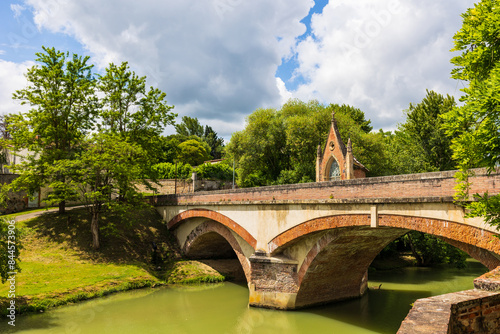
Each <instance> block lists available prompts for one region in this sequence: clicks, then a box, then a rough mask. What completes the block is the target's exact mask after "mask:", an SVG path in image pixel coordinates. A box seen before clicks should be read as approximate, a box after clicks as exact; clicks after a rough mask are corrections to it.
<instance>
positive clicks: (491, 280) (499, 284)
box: [474, 267, 500, 291]
mask: <svg viewBox="0 0 500 334" xmlns="http://www.w3.org/2000/svg"><path fill="white" fill-rule="evenodd" d="M474 287H475V288H476V289H481V290H486V291H500V267H498V268H496V269H494V270H492V271H490V272H487V273H486V274H484V275H482V276H480V277H478V278H476V279H475V280H474Z"/></svg>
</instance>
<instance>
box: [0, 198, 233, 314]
mask: <svg viewBox="0 0 500 334" xmlns="http://www.w3.org/2000/svg"><path fill="white" fill-rule="evenodd" d="M41 210H44V209H41ZM41 210H40V209H38V210H34V211H41ZM30 212H33V211H30ZM24 213H27V212H26V211H25V212H22V213H17V214H14V215H18V214H24ZM9 216H11V215H9ZM16 225H17V227H18V229H20V234H21V235H20V237H21V240H22V243H23V249H22V250H21V254H20V259H21V262H20V266H21V272H20V273H18V274H17V275H16V308H17V311H18V313H24V312H35V311H41V310H45V309H47V308H51V307H55V306H59V305H64V304H68V303H74V302H77V301H80V300H86V299H90V298H97V297H101V296H105V295H107V294H110V293H114V292H118V291H125V290H130V289H136V288H142V287H149V286H156V285H163V284H165V282H166V281H168V283H203V282H220V281H223V280H224V276H222V275H220V274H219V273H218V272H217V271H215V270H214V269H212V268H211V267H208V266H206V265H204V264H202V263H199V262H196V261H180V262H176V261H178V260H180V251H179V249H178V246H177V243H176V240H175V238H174V237H173V236H172V235H171V234H170V233H169V231H168V230H167V228H166V226H165V224H164V223H163V221H162V219H161V217H160V215H159V214H158V213H157V212H156V211H155V210H139V211H136V212H129V213H128V216H126V217H123V216H116V215H112V214H109V213H108V214H105V215H103V217H102V221H101V247H100V249H99V250H98V251H95V250H93V249H92V236H91V234H90V221H89V217H88V213H87V212H86V210H85V209H83V208H75V209H73V210H71V211H68V212H67V213H66V214H64V215H59V214H58V213H57V212H51V213H47V214H44V215H41V216H38V217H36V218H33V219H30V220H26V221H23V222H19V223H18V224H16ZM152 242H155V244H156V245H157V247H158V252H159V255H160V256H161V262H160V263H159V264H155V265H153V264H152V263H151V260H152V247H151V244H152ZM158 267H159V268H158ZM167 267H170V270H166V268H167ZM158 269H159V270H158ZM165 273H167V275H166V274H165ZM8 288H9V286H8V284H0V314H6V311H7V309H6V306H7V305H8V303H9V302H10V300H9V299H7V295H8Z"/></svg>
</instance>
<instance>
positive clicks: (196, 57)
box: [27, 0, 313, 136]
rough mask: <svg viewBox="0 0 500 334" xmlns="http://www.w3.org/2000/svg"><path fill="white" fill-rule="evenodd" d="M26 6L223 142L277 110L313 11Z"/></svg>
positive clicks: (59, 0)
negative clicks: (287, 67) (260, 111)
mask: <svg viewBox="0 0 500 334" xmlns="http://www.w3.org/2000/svg"><path fill="white" fill-rule="evenodd" d="M27 3H28V4H29V5H30V6H32V8H33V9H34V19H35V23H36V24H37V25H38V27H39V29H42V28H44V29H48V30H49V31H52V32H63V33H67V34H70V35H73V36H74V37H75V38H76V39H77V40H78V41H80V42H81V43H82V44H83V45H84V47H85V48H86V49H87V50H88V51H89V52H90V53H91V54H93V55H94V57H93V61H94V62H96V63H97V65H98V66H99V67H100V68H101V69H102V68H103V67H105V66H106V65H107V64H108V63H109V62H115V63H116V62H121V61H129V64H130V65H131V67H132V68H133V69H134V70H135V71H136V72H137V73H138V74H139V75H147V77H148V79H149V82H150V83H151V84H155V85H158V86H159V88H161V89H162V90H163V91H165V92H166V93H167V98H168V101H169V103H172V104H175V106H176V107H175V109H174V111H175V112H177V113H179V114H181V115H189V116H195V117H198V118H199V119H206V120H212V119H218V120H223V121H224V122H219V123H220V127H219V128H217V127H216V126H214V129H215V130H216V131H218V132H219V133H220V134H221V135H224V136H227V135H228V134H229V133H231V132H232V131H234V130H235V129H236V128H240V127H241V124H242V123H243V119H244V116H245V115H248V114H249V113H251V112H252V111H253V110H255V109H256V108H258V107H262V106H270V105H272V106H276V105H279V104H280V102H281V96H280V90H279V89H278V87H277V85H276V78H275V73H276V69H277V67H278V66H279V64H280V63H281V58H283V57H287V56H290V55H291V54H292V52H293V50H294V47H295V38H296V37H297V36H300V35H302V34H303V33H304V32H305V29H306V28H305V26H304V24H302V23H300V20H301V19H302V18H303V17H305V16H306V15H307V14H308V12H309V9H310V7H311V6H312V5H313V1H312V0H309V1H303V0H275V1H264V0H256V1H242V0H212V1H195V0H189V1H176V0H170V1H161V2H160V1H153V0H144V1H136V0H126V1H118V0H114V1H105V2H102V1H99V0H87V1H79V0H64V1H63V0H27ZM207 123H208V121H207ZM212 123H213V122H211V124H212Z"/></svg>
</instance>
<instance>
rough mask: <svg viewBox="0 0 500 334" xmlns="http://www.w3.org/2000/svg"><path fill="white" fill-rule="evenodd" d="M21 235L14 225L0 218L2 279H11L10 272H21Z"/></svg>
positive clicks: (0, 274)
mask: <svg viewBox="0 0 500 334" xmlns="http://www.w3.org/2000/svg"><path fill="white" fill-rule="evenodd" d="M20 238H21V233H20V231H19V229H17V228H16V227H15V226H14V225H11V224H9V222H8V221H7V220H6V219H5V218H3V217H0V279H1V281H2V283H5V281H6V280H7V279H8V278H9V274H8V273H9V272H20V271H21V268H20V267H19V261H20V259H19V251H20V250H21V249H22V244H21V239H20Z"/></svg>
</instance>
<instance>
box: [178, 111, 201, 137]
mask: <svg viewBox="0 0 500 334" xmlns="http://www.w3.org/2000/svg"><path fill="white" fill-rule="evenodd" d="M175 131H176V132H177V134H179V135H182V136H185V137H189V136H197V137H199V138H201V137H203V135H204V131H203V126H202V125H201V124H200V121H198V119H197V118H193V117H189V116H182V122H181V123H180V124H175Z"/></svg>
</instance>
